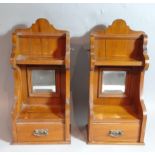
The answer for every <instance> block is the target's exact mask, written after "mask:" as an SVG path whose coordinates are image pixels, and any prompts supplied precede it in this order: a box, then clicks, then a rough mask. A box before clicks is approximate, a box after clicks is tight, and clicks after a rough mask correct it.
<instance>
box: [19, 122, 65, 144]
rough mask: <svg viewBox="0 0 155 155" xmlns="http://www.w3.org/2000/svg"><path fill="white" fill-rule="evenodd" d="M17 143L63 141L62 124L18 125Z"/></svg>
mask: <svg viewBox="0 0 155 155" xmlns="http://www.w3.org/2000/svg"><path fill="white" fill-rule="evenodd" d="M17 140H18V142H52V141H53V142H54V141H64V124H63V123H44V122H42V123H18V124H17Z"/></svg>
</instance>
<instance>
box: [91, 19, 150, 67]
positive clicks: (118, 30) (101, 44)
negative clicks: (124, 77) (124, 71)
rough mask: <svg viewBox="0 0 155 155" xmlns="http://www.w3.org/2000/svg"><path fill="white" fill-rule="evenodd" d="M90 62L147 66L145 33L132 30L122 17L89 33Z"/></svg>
mask: <svg viewBox="0 0 155 155" xmlns="http://www.w3.org/2000/svg"><path fill="white" fill-rule="evenodd" d="M90 42H91V60H92V61H91V62H93V63H92V64H93V65H95V66H143V67H144V68H145V69H147V68H148V60H149V58H148V55H147V48H146V45H147V35H146V34H145V33H144V32H142V31H133V30H131V29H130V28H129V26H127V24H126V22H125V21H124V20H122V19H118V20H115V21H114V22H113V23H112V25H111V26H109V27H108V28H106V29H104V28H103V29H99V30H96V31H93V32H92V33H91V40H90Z"/></svg>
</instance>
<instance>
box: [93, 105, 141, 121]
mask: <svg viewBox="0 0 155 155" xmlns="http://www.w3.org/2000/svg"><path fill="white" fill-rule="evenodd" d="M93 111H94V121H97V122H98V121H101V122H103V121H104V120H105V121H106V120H111V121H112V120H115V121H118V120H119V121H123V120H125V121H126V120H129V121H139V119H138V116H137V114H136V112H135V111H134V108H132V106H131V105H108V104H106V105H95V106H94V109H93Z"/></svg>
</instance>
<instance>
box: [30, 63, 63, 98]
mask: <svg viewBox="0 0 155 155" xmlns="http://www.w3.org/2000/svg"><path fill="white" fill-rule="evenodd" d="M32 70H55V85H56V92H33V90H32ZM60 82H61V79H60V70H59V69H57V68H53V67H48V66H42V67H39V66H38V67H27V83H28V94H29V96H30V97H60Z"/></svg>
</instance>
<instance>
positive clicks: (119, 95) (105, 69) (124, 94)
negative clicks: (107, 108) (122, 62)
mask: <svg viewBox="0 0 155 155" xmlns="http://www.w3.org/2000/svg"><path fill="white" fill-rule="evenodd" d="M103 71H124V72H126V76H125V91H124V92H123V93H118V92H116V93H114V92H112V93H104V92H102V72H103ZM98 81H99V82H98V90H99V91H98V96H99V97H127V83H128V81H129V77H128V71H127V70H125V69H121V68H120V69H119V68H118V69H116V68H101V69H100V70H99V80H98Z"/></svg>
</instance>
